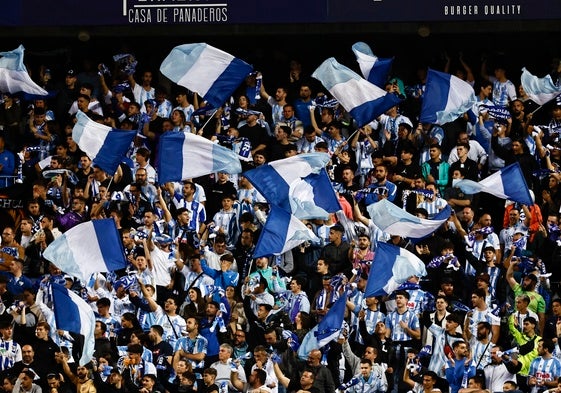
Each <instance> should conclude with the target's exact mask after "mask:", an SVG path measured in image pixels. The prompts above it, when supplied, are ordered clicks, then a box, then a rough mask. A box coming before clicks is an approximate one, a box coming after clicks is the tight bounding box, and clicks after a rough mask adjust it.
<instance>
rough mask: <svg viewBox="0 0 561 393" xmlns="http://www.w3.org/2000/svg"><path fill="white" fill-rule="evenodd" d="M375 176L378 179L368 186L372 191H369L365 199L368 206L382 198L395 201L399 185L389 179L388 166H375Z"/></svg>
mask: <svg viewBox="0 0 561 393" xmlns="http://www.w3.org/2000/svg"><path fill="white" fill-rule="evenodd" d="M374 177H375V178H376V181H375V182H374V183H371V184H370V185H369V186H368V188H369V189H370V190H371V192H370V193H368V194H367V195H366V197H365V199H364V203H365V204H366V206H369V205H372V204H373V203H376V202H378V201H380V200H382V199H387V200H388V201H390V202H393V201H394V200H395V197H396V195H397V186H396V185H395V184H394V183H392V182H391V181H389V180H388V179H387V177H388V168H387V166H386V165H384V164H379V165H376V168H374Z"/></svg>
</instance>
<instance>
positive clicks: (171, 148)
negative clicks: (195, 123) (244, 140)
mask: <svg viewBox="0 0 561 393" xmlns="http://www.w3.org/2000/svg"><path fill="white" fill-rule="evenodd" d="M158 151H159V159H158V165H157V166H158V180H159V182H160V183H162V184H163V183H167V182H170V181H182V180H185V179H190V178H193V177H199V176H204V175H208V174H210V173H215V172H226V173H230V174H235V173H240V172H241V171H242V165H241V163H240V160H239V157H238V155H237V154H236V153H235V152H234V151H233V150H230V149H228V148H226V147H224V146H220V145H219V144H217V143H212V142H211V141H209V140H208V139H206V138H204V137H202V136H199V135H195V134H191V133H184V132H165V133H164V134H163V135H162V136H161V137H160V143H159V149H158Z"/></svg>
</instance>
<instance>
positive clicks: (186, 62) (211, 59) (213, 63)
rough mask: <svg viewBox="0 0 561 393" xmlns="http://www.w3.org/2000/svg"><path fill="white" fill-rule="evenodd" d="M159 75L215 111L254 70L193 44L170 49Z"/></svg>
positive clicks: (232, 57)
mask: <svg viewBox="0 0 561 393" xmlns="http://www.w3.org/2000/svg"><path fill="white" fill-rule="evenodd" d="M160 71H161V72H162V74H164V75H165V76H167V77H168V78H169V79H171V80H172V81H173V82H175V83H177V84H178V85H180V86H184V87H186V88H188V89H189V90H191V91H194V92H196V93H198V94H199V95H201V96H202V97H203V98H204V99H205V101H207V102H208V103H209V104H210V105H212V106H213V107H214V108H218V107H220V106H221V105H222V104H224V102H226V100H228V99H229V98H230V96H231V95H232V93H234V91H235V90H236V89H237V88H238V87H239V86H240V84H241V83H242V82H243V81H244V79H245V77H247V76H248V75H249V74H250V73H251V72H252V71H253V67H252V66H251V65H249V64H247V63H246V62H245V61H243V60H240V59H238V58H236V57H234V56H232V55H230V54H229V53H226V52H224V51H222V50H220V49H217V48H214V47H212V46H210V45H208V44H205V43H196V44H185V45H179V46H176V47H175V48H173V49H172V50H171V52H170V53H169V55H168V56H167V57H166V58H165V59H164V61H163V62H162V65H161V66H160Z"/></svg>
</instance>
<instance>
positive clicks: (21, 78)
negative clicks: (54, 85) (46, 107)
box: [0, 45, 49, 96]
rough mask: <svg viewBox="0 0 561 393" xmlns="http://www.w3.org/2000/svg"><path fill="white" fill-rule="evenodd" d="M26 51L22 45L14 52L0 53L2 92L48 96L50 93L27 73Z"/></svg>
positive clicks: (0, 89) (0, 85) (0, 86)
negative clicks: (24, 56) (21, 92)
mask: <svg viewBox="0 0 561 393" xmlns="http://www.w3.org/2000/svg"><path fill="white" fill-rule="evenodd" d="M24 51H25V49H24V47H23V45H20V46H18V47H17V48H16V49H14V50H12V51H8V52H0V56H1V57H0V91H1V92H4V93H6V92H8V93H19V92H20V91H23V92H25V93H29V94H37V95H40V96H46V95H48V94H49V92H48V91H46V90H45V89H43V88H42V87H40V86H39V85H37V84H36V83H35V82H34V81H33V79H31V77H30V76H29V74H28V73H27V69H26V68H25V65H24V64H23V52H24Z"/></svg>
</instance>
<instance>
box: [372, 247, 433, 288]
mask: <svg viewBox="0 0 561 393" xmlns="http://www.w3.org/2000/svg"><path fill="white" fill-rule="evenodd" d="M370 270H371V271H375V272H376V274H371V275H370V276H368V282H367V283H366V289H365V290H364V296H365V297H371V296H383V295H389V294H391V293H392V292H393V291H395V290H396V289H397V288H398V287H399V286H400V285H401V284H403V283H404V282H405V281H407V279H408V278H409V277H411V276H417V277H423V276H426V275H427V270H426V268H425V264H424V263H423V261H421V260H420V259H419V258H417V256H416V255H415V254H413V253H412V252H410V251H407V250H406V249H405V248H401V247H397V246H394V245H391V244H388V243H378V247H377V248H376V253H375V255H374V261H372V267H371V268H370Z"/></svg>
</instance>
